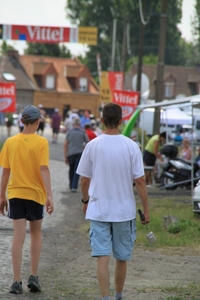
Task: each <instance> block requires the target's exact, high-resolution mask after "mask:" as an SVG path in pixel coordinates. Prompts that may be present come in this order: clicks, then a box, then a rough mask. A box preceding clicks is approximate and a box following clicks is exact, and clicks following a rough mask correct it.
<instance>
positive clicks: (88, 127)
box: [85, 124, 97, 141]
mask: <svg viewBox="0 0 200 300" xmlns="http://www.w3.org/2000/svg"><path fill="white" fill-rule="evenodd" d="M85 132H86V134H87V136H88V139H89V140H90V141H91V140H93V139H94V138H96V137H97V135H96V133H95V132H94V130H92V129H91V125H90V124H85Z"/></svg>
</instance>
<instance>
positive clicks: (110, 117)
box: [103, 103, 122, 128]
mask: <svg viewBox="0 0 200 300" xmlns="http://www.w3.org/2000/svg"><path fill="white" fill-rule="evenodd" d="M121 118H122V108H121V106H119V105H118V104H115V103H108V104H106V105H105V106H104V107H103V119H104V124H105V126H106V127H109V128H116V127H118V125H119V121H120V120H121Z"/></svg>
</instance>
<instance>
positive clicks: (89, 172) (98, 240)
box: [77, 103, 150, 300]
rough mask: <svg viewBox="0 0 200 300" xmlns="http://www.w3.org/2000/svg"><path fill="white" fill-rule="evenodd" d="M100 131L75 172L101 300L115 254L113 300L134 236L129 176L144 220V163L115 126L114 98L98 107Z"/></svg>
mask: <svg viewBox="0 0 200 300" xmlns="http://www.w3.org/2000/svg"><path fill="white" fill-rule="evenodd" d="M102 122H103V124H104V125H105V127H106V130H105V131H104V133H103V134H101V135H99V136H98V137H97V138H95V139H93V140H92V141H90V142H89V143H88V144H87V145H86V147H85V149H84V151H83V154H82V157H81V160H80V162H79V165H78V168H77V173H78V174H79V175H81V176H82V179H81V190H82V196H83V198H82V202H83V211H84V213H85V214H86V219H89V220H90V240H91V248H92V254H91V255H92V256H93V257H97V277H98V282H99V286H100V291H101V295H102V300H109V299H110V297H109V290H110V283H109V282H110V280H109V270H108V263H109V257H110V255H111V253H113V256H114V258H115V259H116V269H115V300H121V299H122V291H123V286H124V281H125V277H126V265H127V263H126V261H127V260H129V259H130V258H131V255H132V250H133V246H134V241H135V239H136V203H135V197H134V193H133V181H134V182H135V186H136V188H137V192H138V195H139V197H140V199H141V202H142V205H143V210H144V216H145V220H144V221H141V222H142V223H143V224H147V223H149V221H150V219H149V211H148V199H147V190H146V184H145V179H144V167H143V159H142V154H141V151H140V149H139V147H138V145H137V144H136V143H135V142H133V141H132V140H131V139H129V138H127V137H125V136H123V135H121V134H120V132H119V129H118V127H119V125H120V124H121V122H122V109H121V107H120V106H119V105H117V104H114V103H109V104H106V105H105V106H104V108H103V118H102Z"/></svg>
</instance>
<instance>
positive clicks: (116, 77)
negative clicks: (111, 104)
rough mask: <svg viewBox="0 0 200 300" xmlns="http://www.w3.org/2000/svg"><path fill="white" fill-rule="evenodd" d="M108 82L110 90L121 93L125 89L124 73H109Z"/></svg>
mask: <svg viewBox="0 0 200 300" xmlns="http://www.w3.org/2000/svg"><path fill="white" fill-rule="evenodd" d="M108 80H109V86H110V90H111V91H113V90H117V91H121V90H123V88H124V73H123V72H108Z"/></svg>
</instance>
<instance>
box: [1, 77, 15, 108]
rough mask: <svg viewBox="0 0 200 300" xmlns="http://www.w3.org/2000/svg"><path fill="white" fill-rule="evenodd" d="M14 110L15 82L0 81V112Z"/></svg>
mask: <svg viewBox="0 0 200 300" xmlns="http://www.w3.org/2000/svg"><path fill="white" fill-rule="evenodd" d="M15 111H16V88H15V83H8V82H0V112H15Z"/></svg>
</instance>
